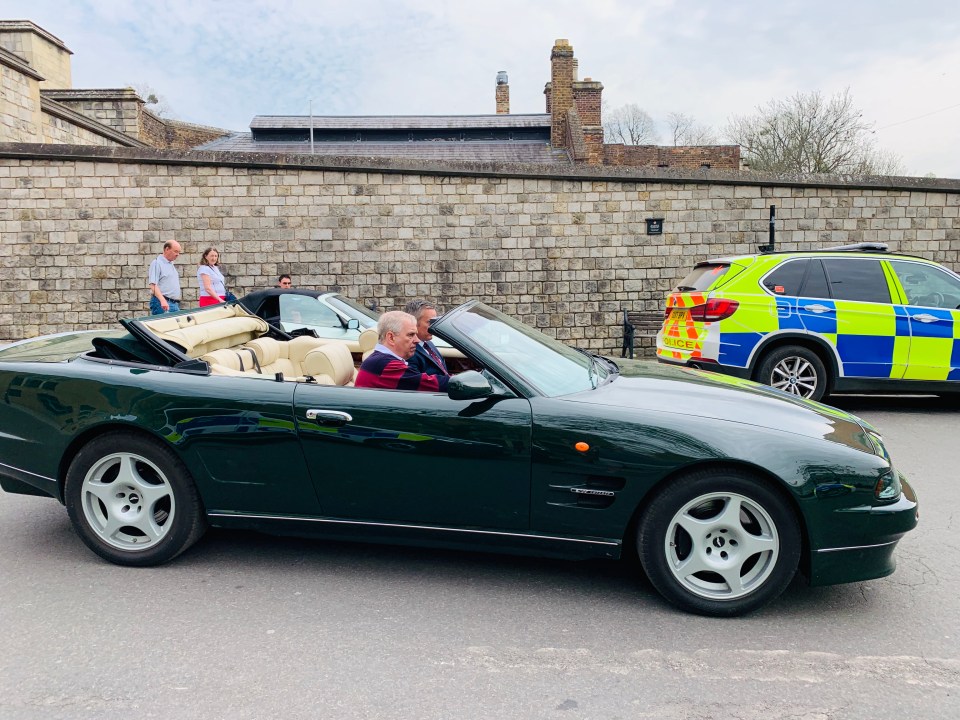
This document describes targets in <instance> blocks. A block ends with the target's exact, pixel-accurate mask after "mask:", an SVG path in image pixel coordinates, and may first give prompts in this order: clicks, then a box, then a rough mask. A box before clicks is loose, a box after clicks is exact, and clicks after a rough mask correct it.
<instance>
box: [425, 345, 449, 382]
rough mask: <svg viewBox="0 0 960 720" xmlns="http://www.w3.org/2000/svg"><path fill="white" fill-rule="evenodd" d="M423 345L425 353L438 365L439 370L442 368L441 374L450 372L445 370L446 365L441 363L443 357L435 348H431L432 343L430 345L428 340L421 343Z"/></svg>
mask: <svg viewBox="0 0 960 720" xmlns="http://www.w3.org/2000/svg"><path fill="white" fill-rule="evenodd" d="M423 347H424V348H426V350H427V354H428V355H429V356H430V357H431V358H433V361H434V362H435V363H436V364H437V365H438V366H440V369H441V370H443V374H444V375H449V374H450V373H448V372H447V366H446V365H444V364H443V359H442V358H441V357H440V354H439V353H438V352H437V351H436V350H434V349H433V345H431V344H430V343H428V342H425V343H424V344H423Z"/></svg>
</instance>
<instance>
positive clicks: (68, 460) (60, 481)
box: [57, 423, 179, 503]
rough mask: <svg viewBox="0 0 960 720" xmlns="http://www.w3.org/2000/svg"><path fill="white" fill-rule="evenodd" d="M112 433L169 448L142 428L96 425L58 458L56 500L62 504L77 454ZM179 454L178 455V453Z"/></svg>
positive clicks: (168, 445)
mask: <svg viewBox="0 0 960 720" xmlns="http://www.w3.org/2000/svg"><path fill="white" fill-rule="evenodd" d="M113 433H126V434H130V435H140V436H142V437H144V438H147V439H149V440H154V441H156V442H159V443H162V444H164V445H166V446H167V447H170V443H169V442H167V441H166V440H165V439H164V438H162V437H160V436H158V435H155V434H154V433H151V432H148V431H146V430H144V429H142V428H138V427H133V426H131V425H126V424H123V423H108V424H105V425H98V426H96V427H93V428H89V429H87V430H85V431H83V432H82V433H80V434H79V435H77V436H76V437H75V438H73V440H71V441H70V444H69V445H67V448H66V450H64V451H63V455H62V456H61V458H60V464H59V466H58V467H57V485H58V487H59V492H60V497H59V498H57V499H58V500H60V502H61V503H62V502H64V495H63V489H64V485H65V484H66V480H67V471H68V470H69V469H70V465H72V464H73V460H74V458H76V457H77V453H79V452H80V451H81V450H83V448H84V447H86V446H87V445H89V444H90V443H91V442H93V441H94V440H96V439H97V438H99V437H101V436H103V435H111V434H113ZM171 449H172V448H171ZM178 454H179V453H178Z"/></svg>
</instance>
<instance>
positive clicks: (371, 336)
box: [357, 328, 377, 360]
mask: <svg viewBox="0 0 960 720" xmlns="http://www.w3.org/2000/svg"><path fill="white" fill-rule="evenodd" d="M357 343H358V344H359V345H360V358H361V359H362V360H366V359H367V356H368V355H369V354H370V353H372V352H373V348H375V347H376V346H377V330H376V328H367V329H366V330H364V331H363V332H362V333H360V338H359V339H358V340H357Z"/></svg>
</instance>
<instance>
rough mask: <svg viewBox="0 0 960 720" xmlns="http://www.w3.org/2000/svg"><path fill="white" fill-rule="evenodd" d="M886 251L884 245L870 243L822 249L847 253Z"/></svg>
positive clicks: (885, 245) (886, 247) (886, 248)
mask: <svg viewBox="0 0 960 720" xmlns="http://www.w3.org/2000/svg"><path fill="white" fill-rule="evenodd" d="M888 249H889V248H888V246H887V244H886V243H872V242H861V243H853V244H852V245H835V246H834V247H828V248H824V250H830V251H837V250H843V251H848V252H887V250H888Z"/></svg>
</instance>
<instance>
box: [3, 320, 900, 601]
mask: <svg viewBox="0 0 960 720" xmlns="http://www.w3.org/2000/svg"><path fill="white" fill-rule="evenodd" d="M122 325H123V329H122V330H120V329H118V330H116V331H112V332H107V331H103V332H92V333H91V332H88V333H83V334H71V335H61V336H56V337H54V336H50V337H45V338H37V339H34V340H28V341H23V342H20V343H16V344H14V345H12V346H8V347H7V348H4V349H2V350H0V397H2V402H0V482H2V486H3V489H4V490H6V491H8V492H13V493H24V494H32V495H45V496H50V497H52V498H56V499H57V500H59V501H60V502H62V503H63V504H65V505H66V508H67V512H68V513H69V516H70V519H71V521H72V522H73V525H74V527H75V529H76V532H77V534H78V535H79V536H80V538H81V539H82V540H83V541H84V542H85V543H86V544H87V545H88V546H89V547H90V548H91V549H92V550H93V551H94V552H95V553H97V554H98V555H100V556H101V557H103V558H105V559H107V560H109V561H112V562H115V563H119V564H121V565H139V566H143V565H156V564H159V563H163V562H166V561H168V560H171V559H172V558H174V557H176V556H177V555H178V554H180V553H181V552H183V551H185V550H186V549H187V548H189V547H190V546H191V545H193V544H194V543H195V542H196V541H197V540H198V539H199V538H200V537H201V536H202V535H203V533H204V530H205V529H206V528H207V527H208V526H214V527H229V528H247V529H254V530H260V531H264V532H270V533H277V534H298V535H306V536H323V537H330V538H339V539H358V540H364V541H371V540H372V541H382V542H388V543H407V544H420V545H430V546H442V547H457V548H470V549H477V550H485V551H502V552H511V553H524V554H537V555H549V556H559V557H565V558H571V559H576V558H591V557H603V558H618V557H621V556H622V555H625V554H628V553H629V554H633V553H634V552H636V553H637V554H638V555H639V558H640V561H641V564H642V566H643V569H644V571H645V572H646V574H647V575H648V577H649V579H650V580H651V582H652V583H653V585H654V586H655V587H656V588H657V590H659V591H660V593H661V594H662V595H663V596H664V597H665V598H667V599H668V600H669V601H671V602H672V603H674V604H676V605H677V606H679V607H681V608H684V609H686V610H690V611H693V612H697V613H702V614H707V615H717V616H730V615H739V614H742V613H745V612H748V611H750V610H753V609H755V608H757V607H760V606H761V605H763V604H764V603H767V602H769V601H770V600H771V599H773V598H775V597H776V596H778V595H779V594H780V593H781V592H782V591H783V590H784V588H786V586H787V585H788V584H789V583H790V581H791V579H792V578H793V577H794V575H795V574H796V573H797V572H798V571H799V572H801V573H802V574H803V575H804V576H805V577H806V578H807V579H808V581H809V582H810V583H811V584H814V585H825V584H831V583H842V582H851V581H859V580H865V579H870V578H877V577H882V576H884V575H888V574H889V573H891V572H893V569H894V566H895V561H894V555H893V553H894V547H895V546H896V544H897V542H898V540H899V539H900V538H901V537H902V536H903V534H904V533H906V532H907V531H909V530H910V529H912V528H913V527H914V526H915V525H916V523H917V501H916V497H915V496H914V493H913V491H912V489H911V488H910V486H909V485H908V484H907V482H906V480H905V479H904V478H903V477H902V475H901V474H900V473H899V472H898V471H897V469H896V468H895V467H894V466H893V465H892V464H891V460H890V457H889V456H888V454H887V452H886V450H885V449H884V446H883V442H882V440H881V438H880V436H879V434H878V433H877V431H876V430H875V429H874V428H872V427H871V426H870V425H868V424H867V423H865V422H863V421H862V420H859V419H857V418H856V417H854V416H852V415H850V414H847V413H845V412H842V411H840V410H836V409H833V408H830V407H827V406H825V405H820V404H817V403H815V402H812V401H808V400H803V399H800V398H795V397H791V396H788V395H787V394H785V393H781V392H779V391H777V390H773V389H771V388H769V387H765V386H761V385H757V384H754V383H751V382H749V381H746V380H740V379H737V378H732V377H725V376H718V375H713V374H708V373H703V372H700V371H697V370H688V369H680V368H672V367H658V366H656V365H651V364H644V363H640V362H637V363H633V362H630V363H627V362H623V363H621V364H620V365H618V364H615V363H614V362H612V361H611V360H609V359H606V358H603V357H600V356H596V355H591V354H589V353H585V352H582V351H579V350H575V349H573V348H570V347H568V346H566V345H564V344H562V343H560V342H558V341H556V340H553V339H551V338H549V337H547V336H545V335H543V334H542V333H540V332H538V331H537V330H534V329H532V328H530V327H527V326H525V325H523V324H522V323H520V322H517V321H515V320H513V319H511V318H509V317H507V316H505V315H503V314H502V313H500V312H498V311H496V310H494V309H492V308H490V307H488V306H486V305H484V304H482V303H479V302H476V301H472V302H468V303H466V304H464V305H461V306H460V307H458V308H456V309H454V310H451V311H450V312H448V313H446V314H445V315H443V316H442V317H441V318H439V319H437V320H436V321H435V323H434V325H433V332H434V333H436V335H438V336H439V337H442V338H444V339H445V340H446V341H447V342H449V343H450V344H451V345H452V346H453V347H454V348H456V349H458V350H459V351H460V352H462V353H463V354H464V355H465V356H466V357H467V359H468V360H470V361H471V362H472V364H473V367H475V368H478V369H475V370H468V371H466V372H462V373H460V374H458V375H455V376H454V377H453V378H452V379H451V381H450V383H449V389H448V392H446V393H429V392H406V391H392V390H379V389H366V388H356V387H353V379H354V377H355V372H356V371H355V368H354V362H353V359H352V357H351V355H350V352H349V350H348V349H347V348H346V347H345V346H344V344H343V343H341V342H338V341H337V340H335V339H330V338H315V337H309V336H300V337H290V336H289V335H286V334H285V333H284V332H283V331H282V330H281V329H280V328H278V327H275V326H272V325H270V324H269V323H268V322H266V321H265V320H264V319H262V318H259V317H257V316H255V315H253V314H251V313H249V312H248V311H247V310H245V309H244V308H243V307H242V306H241V305H239V304H236V303H227V304H223V305H216V306H213V307H209V308H204V309H201V310H193V311H183V312H181V313H177V314H172V315H161V316H155V317H146V318H139V319H132V320H125V321H123V323H122ZM0 532H2V531H0Z"/></svg>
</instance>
